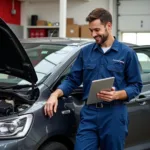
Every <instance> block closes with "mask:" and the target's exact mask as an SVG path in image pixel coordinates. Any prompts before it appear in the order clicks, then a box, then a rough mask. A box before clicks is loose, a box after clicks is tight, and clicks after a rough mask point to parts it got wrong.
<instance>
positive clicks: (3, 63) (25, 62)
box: [0, 18, 37, 84]
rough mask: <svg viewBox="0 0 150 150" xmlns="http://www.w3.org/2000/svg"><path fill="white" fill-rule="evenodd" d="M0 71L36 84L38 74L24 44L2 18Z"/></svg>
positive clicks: (0, 20)
mask: <svg viewBox="0 0 150 150" xmlns="http://www.w3.org/2000/svg"><path fill="white" fill-rule="evenodd" d="M0 73H4V74H8V75H13V76H16V77H19V78H22V79H24V80H27V81H29V82H31V83H32V84H35V83H36V82H37V76H36V73H35V70H34V67H33V66H32V63H31V61H30V59H29V57H28V55H27V54H26V52H25V50H24V48H23V46H22V45H21V43H20V42H19V40H18V39H17V37H16V36H15V34H14V33H13V32H12V30H11V29H10V28H9V27H8V25H7V24H6V23H5V22H4V21H3V20H2V19H1V18H0Z"/></svg>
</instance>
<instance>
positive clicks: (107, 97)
mask: <svg viewBox="0 0 150 150" xmlns="http://www.w3.org/2000/svg"><path fill="white" fill-rule="evenodd" d="M97 98H98V99H102V100H103V101H107V102H111V101H113V100H116V99H117V92H116V91H115V88H114V87H112V88H111V90H110V91H100V92H99V93H97Z"/></svg>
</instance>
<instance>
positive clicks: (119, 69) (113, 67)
mask: <svg viewBox="0 0 150 150" xmlns="http://www.w3.org/2000/svg"><path fill="white" fill-rule="evenodd" d="M107 69H108V70H110V71H113V72H123V71H124V64H122V63H119V62H117V63H113V64H111V65H108V66H107Z"/></svg>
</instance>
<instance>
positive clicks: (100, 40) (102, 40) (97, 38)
mask: <svg viewBox="0 0 150 150" xmlns="http://www.w3.org/2000/svg"><path fill="white" fill-rule="evenodd" d="M108 36H109V33H108V31H107V30H106V29H105V34H102V35H97V36H95V37H94V39H95V41H96V43H97V44H99V45H102V44H104V43H105V42H106V41H107V39H108Z"/></svg>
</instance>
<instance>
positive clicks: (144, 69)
mask: <svg viewBox="0 0 150 150" xmlns="http://www.w3.org/2000/svg"><path fill="white" fill-rule="evenodd" d="M135 50H136V54H137V57H138V60H139V62H140V67H141V75H142V80H143V82H150V48H138V49H135Z"/></svg>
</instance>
